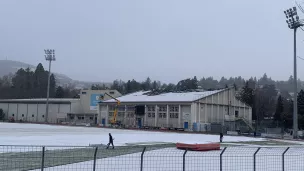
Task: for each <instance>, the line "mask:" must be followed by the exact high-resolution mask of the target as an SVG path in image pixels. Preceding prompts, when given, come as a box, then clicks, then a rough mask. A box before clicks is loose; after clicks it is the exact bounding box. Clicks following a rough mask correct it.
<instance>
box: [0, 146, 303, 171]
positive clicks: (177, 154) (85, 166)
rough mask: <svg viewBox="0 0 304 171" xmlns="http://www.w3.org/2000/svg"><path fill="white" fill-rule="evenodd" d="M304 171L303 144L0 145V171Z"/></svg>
mask: <svg viewBox="0 0 304 171" xmlns="http://www.w3.org/2000/svg"><path fill="white" fill-rule="evenodd" d="M16 170H32V171H41V170H42V171H43V170H44V171H107V170H111V171H115V170H118V171H120V170H121V171H126V170H127V171H136V170H137V171H196V170H197V171H199V170H200V171H205V170H206V171H266V170H267V171H302V170H304V148H302V147H262V148H259V147H225V148H222V149H221V150H218V151H207V152H196V151H187V150H178V149H176V148H174V147H172V145H171V146H165V145H158V146H146V147H143V146H132V147H130V146H126V147H117V148H115V149H105V147H104V146H102V147H91V146H90V147H88V146H77V147H75V146H9V145H2V146H0V171H16Z"/></svg>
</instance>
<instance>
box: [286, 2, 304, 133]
mask: <svg viewBox="0 0 304 171" xmlns="http://www.w3.org/2000/svg"><path fill="white" fill-rule="evenodd" d="M284 13H285V15H286V18H287V20H286V22H287V24H288V27H289V28H290V29H293V34H294V35H293V36H294V40H293V41H294V43H293V46H294V47H293V54H294V66H293V75H294V78H293V84H294V85H293V86H294V87H293V88H294V89H293V91H294V94H293V138H294V139H296V138H298V101H297V96H298V85H297V84H298V83H297V80H298V79H297V29H298V28H299V27H301V26H303V22H301V21H300V20H299V16H298V14H297V8H296V7H293V8H290V9H288V10H286V11H284Z"/></svg>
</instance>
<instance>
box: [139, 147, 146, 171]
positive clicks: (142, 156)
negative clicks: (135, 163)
mask: <svg viewBox="0 0 304 171" xmlns="http://www.w3.org/2000/svg"><path fill="white" fill-rule="evenodd" d="M145 151H146V147H144V149H143V151H142V152H141V155H140V171H143V168H144V167H143V166H144V153H145Z"/></svg>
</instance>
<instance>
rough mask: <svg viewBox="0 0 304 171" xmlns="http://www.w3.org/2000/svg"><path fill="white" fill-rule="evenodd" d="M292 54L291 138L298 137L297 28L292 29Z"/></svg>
mask: <svg viewBox="0 0 304 171" xmlns="http://www.w3.org/2000/svg"><path fill="white" fill-rule="evenodd" d="M293 30H294V31H293V33H294V35H293V37H294V40H293V41H294V43H293V54H294V59H293V60H294V61H293V62H294V63H293V75H294V79H293V86H294V87H293V90H294V93H293V99H294V100H293V138H294V139H296V138H298V83H297V80H298V79H297V28H294V29H293Z"/></svg>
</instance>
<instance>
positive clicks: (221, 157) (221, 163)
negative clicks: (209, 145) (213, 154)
mask: <svg viewBox="0 0 304 171" xmlns="http://www.w3.org/2000/svg"><path fill="white" fill-rule="evenodd" d="M226 149H227V147H225V148H224V149H223V151H222V152H221V154H220V171H222V170H223V154H224V152H225V151H226Z"/></svg>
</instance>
